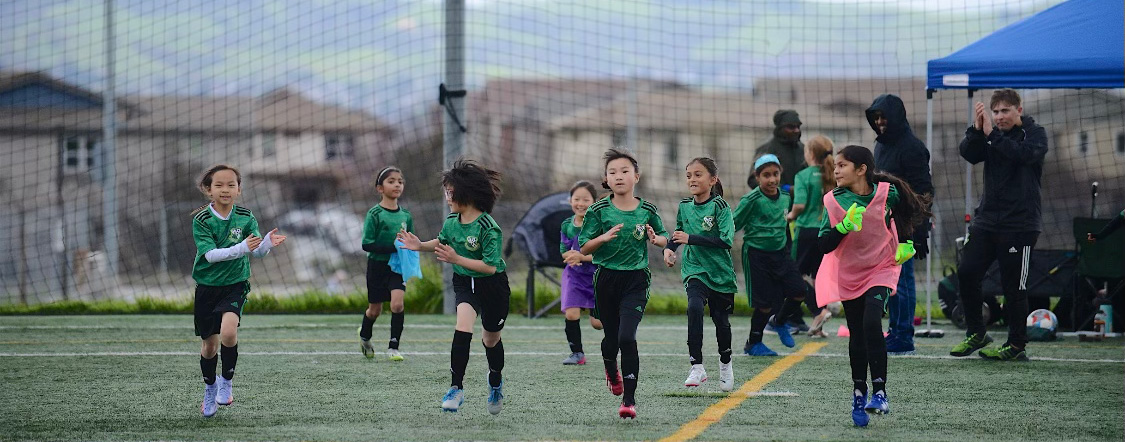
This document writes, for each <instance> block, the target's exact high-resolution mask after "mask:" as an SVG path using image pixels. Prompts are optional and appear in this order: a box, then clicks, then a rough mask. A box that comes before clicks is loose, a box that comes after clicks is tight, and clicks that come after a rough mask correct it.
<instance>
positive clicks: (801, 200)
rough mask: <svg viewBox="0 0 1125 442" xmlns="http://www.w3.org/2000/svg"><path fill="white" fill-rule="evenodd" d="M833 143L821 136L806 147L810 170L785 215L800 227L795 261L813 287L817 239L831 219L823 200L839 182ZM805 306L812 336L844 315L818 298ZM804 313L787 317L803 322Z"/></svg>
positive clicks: (819, 334) (797, 183)
mask: <svg viewBox="0 0 1125 442" xmlns="http://www.w3.org/2000/svg"><path fill="white" fill-rule="evenodd" d="M832 147H833V146H832V140H829V139H828V138H827V137H824V136H821V135H817V136H815V137H813V138H812V139H811V140H809V142H808V143H806V144H805V163H806V164H808V167H806V168H804V169H803V170H801V171H800V172H797V176H796V177H795V178H794V188H793V209H792V210H790V211H789V214H788V215H786V216H785V218H786V219H787V220H789V221H790V222H792V223H794V224H795V225H796V226H795V227H796V234H795V235H794V238H795V240H794V241H793V243H794V244H793V248H792V250H793V260H794V261H796V262H797V270H798V271H799V272H801V275H802V276H803V277H804V278H805V281H807V282H809V284H810V285H812V284H815V282H812V281H815V280H816V271H817V269H819V268H820V260H821V258H823V257H824V254H823V253H820V249H819V248H817V236H818V235H819V234H820V225H821V224H823V223H824V218H825V217H826V216H827V215H826V213H825V211H824V204H823V202H822V201H821V200H822V199H823V198H824V194H826V193H829V192H832V189H834V188H835V187H836V179H835V178H833V177H832V169H833V167H834V164H835V159H834V158H833V157H832ZM805 306H807V307H808V309H809V313H811V314H813V315H814V318H813V323H812V326H811V327H809V332H808V334H809V336H810V337H813V338H824V337H827V335H826V334H825V333H824V324H825V322H827V321H828V319H829V318H831V317H832V314H833V313H832V311H834V312H836V313H835V314H840V309H839V308H838V307H839V306H838V305H833V306H831V307H832V308H830V310H831V311H829V310H824V309H821V308H820V307H817V305H816V297H815V296H806V297H805ZM801 314H802V312H801V310H800V309H798V310H797V311H796V312H795V313H794V316H795V317H793V318H786V319H787V320H789V321H791V322H799V321H801Z"/></svg>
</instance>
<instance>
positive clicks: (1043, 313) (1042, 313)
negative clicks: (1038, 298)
mask: <svg viewBox="0 0 1125 442" xmlns="http://www.w3.org/2000/svg"><path fill="white" fill-rule="evenodd" d="M1058 325H1059V319H1058V318H1057V317H1056V316H1055V314H1054V313H1053V312H1051V311H1050V310H1047V309H1045V308H1041V309H1039V310H1036V311H1033V312H1031V314H1030V315H1027V326H1028V327H1037V328H1042V329H1045V330H1052V331H1053V330H1055V328H1056V327H1058Z"/></svg>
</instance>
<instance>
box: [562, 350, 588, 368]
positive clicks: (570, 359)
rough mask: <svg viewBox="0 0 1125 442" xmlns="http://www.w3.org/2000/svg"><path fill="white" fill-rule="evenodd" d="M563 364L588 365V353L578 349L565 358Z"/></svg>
mask: <svg viewBox="0 0 1125 442" xmlns="http://www.w3.org/2000/svg"><path fill="white" fill-rule="evenodd" d="M563 365H586V353H583V352H580V351H576V352H574V353H571V354H570V356H567V357H566V359H563Z"/></svg>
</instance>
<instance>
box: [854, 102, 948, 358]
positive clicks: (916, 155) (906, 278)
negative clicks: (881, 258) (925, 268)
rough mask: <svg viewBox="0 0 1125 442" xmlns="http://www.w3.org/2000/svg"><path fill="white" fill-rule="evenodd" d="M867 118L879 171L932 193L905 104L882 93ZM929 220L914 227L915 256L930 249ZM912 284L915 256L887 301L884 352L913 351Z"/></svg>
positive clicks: (926, 156) (925, 158)
mask: <svg viewBox="0 0 1125 442" xmlns="http://www.w3.org/2000/svg"><path fill="white" fill-rule="evenodd" d="M867 122H868V123H869V124H870V125H871V129H874V130H875V135H876V136H875V167H876V168H877V169H879V170H880V171H883V172H886V173H889V174H891V175H894V176H897V177H899V178H902V179H903V181H906V183H907V184H909V185H910V187H911V189H913V190H914V192H915V193H917V194H918V195H929V197H930V198H932V197H933V194H934V185H933V179H932V178H931V176H930V151H928V150H926V144H925V143H923V142H922V140H919V139H918V137H917V136H915V135H914V131H913V130H912V129H911V128H910V122H909V121H907V119H906V107H905V106H903V104H902V99H900V98H899V97H897V96H895V95H891V94H883V95H880V96H878V97H877V98H875V101H874V102H872V103H871V107H869V108H867ZM929 232H930V223H929V222H928V221H927V222H924V223H922V225H919V226H915V227H914V249H915V250H916V251H917V254H916V255H914V259H925V258H926V254H927V253H929V250H930V249H929V246H928V244H927V243H926V239H927V238H928V237H929ZM917 299H918V298H917V294H916V291H915V288H914V260H913V259H911V260H908V261H906V262H904V263H903V264H902V272H901V273H900V274H899V280H898V288H897V289H896V290H895V296H892V297H891V299H890V301H889V302H888V303H887V311H888V315H889V316H890V326H889V334H888V335H887V353H890V354H897V355H904V354H914V308H915V305H916V304H917Z"/></svg>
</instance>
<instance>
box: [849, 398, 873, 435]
mask: <svg viewBox="0 0 1125 442" xmlns="http://www.w3.org/2000/svg"><path fill="white" fill-rule="evenodd" d="M865 406H867V395H866V394H863V393H860V392H859V390H855V393H853V394H852V423H854V424H855V426H857V427H866V426H867V422H868V421H869V420H870V419H871V418H870V417H868V416H867V411H866V410H864V407H865Z"/></svg>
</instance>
